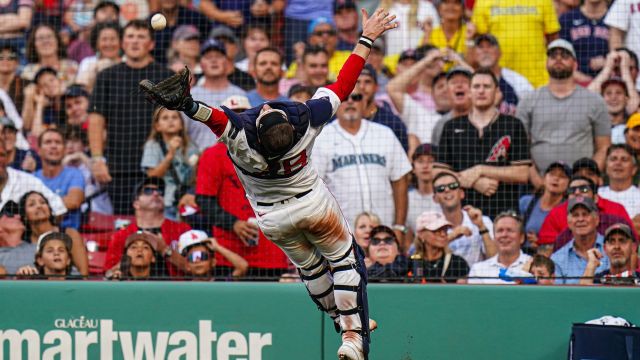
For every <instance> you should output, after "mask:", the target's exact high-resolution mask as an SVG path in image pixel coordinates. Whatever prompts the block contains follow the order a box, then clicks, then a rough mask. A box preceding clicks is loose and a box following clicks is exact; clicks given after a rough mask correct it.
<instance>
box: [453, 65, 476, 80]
mask: <svg viewBox="0 0 640 360" xmlns="http://www.w3.org/2000/svg"><path fill="white" fill-rule="evenodd" d="M458 74H460V75H464V76H466V77H467V78H468V79H471V75H472V74H471V71H469V70H468V69H467V68H464V67H461V66H455V67H453V68H451V70H449V71H448V72H447V80H451V78H452V77H454V76H455V75H458Z"/></svg>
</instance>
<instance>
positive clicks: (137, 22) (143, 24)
mask: <svg viewBox="0 0 640 360" xmlns="http://www.w3.org/2000/svg"><path fill="white" fill-rule="evenodd" d="M128 28H134V29H138V30H140V29H144V30H147V31H148V32H149V37H150V38H151V40H152V41H153V39H154V37H153V29H151V25H149V22H148V21H147V20H142V19H134V20H131V21H129V22H128V23H127V25H125V26H124V28H123V29H122V34H121V36H120V38H121V39H122V36H124V33H125V32H126V31H127V29H128Z"/></svg>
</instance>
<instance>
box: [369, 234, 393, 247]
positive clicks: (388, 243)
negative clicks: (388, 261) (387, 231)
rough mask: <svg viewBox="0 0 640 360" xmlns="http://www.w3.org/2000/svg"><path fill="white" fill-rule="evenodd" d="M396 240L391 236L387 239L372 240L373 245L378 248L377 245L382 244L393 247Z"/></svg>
mask: <svg viewBox="0 0 640 360" xmlns="http://www.w3.org/2000/svg"><path fill="white" fill-rule="evenodd" d="M395 241H396V240H395V239H394V238H392V237H391V236H389V237H386V238H376V237H374V238H372V239H371V245H373V246H376V245H380V243H385V244H387V245H393V243H394V242H395Z"/></svg>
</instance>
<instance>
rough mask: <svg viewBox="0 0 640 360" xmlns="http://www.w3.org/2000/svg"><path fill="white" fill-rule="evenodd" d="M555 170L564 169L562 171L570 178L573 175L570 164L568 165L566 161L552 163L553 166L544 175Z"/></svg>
mask: <svg viewBox="0 0 640 360" xmlns="http://www.w3.org/2000/svg"><path fill="white" fill-rule="evenodd" d="M553 169H562V171H563V172H564V174H565V175H567V177H568V178H571V175H572V174H573V172H572V171H571V167H570V166H569V164H567V163H566V162H564V161H555V162H552V163H551V165H549V166H547V170H545V171H544V173H545V174H547V173H549V172H551V170H553Z"/></svg>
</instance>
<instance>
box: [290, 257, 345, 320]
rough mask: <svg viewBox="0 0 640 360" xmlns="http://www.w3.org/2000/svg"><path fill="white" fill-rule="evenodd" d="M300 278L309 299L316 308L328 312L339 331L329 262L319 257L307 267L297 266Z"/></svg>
mask: <svg viewBox="0 0 640 360" xmlns="http://www.w3.org/2000/svg"><path fill="white" fill-rule="evenodd" d="M298 273H299V274H300V279H302V282H303V283H304V285H305V286H306V287H307V291H308V292H309V296H310V297H311V300H313V302H314V303H316V305H317V306H318V309H320V310H322V311H324V312H326V313H327V314H329V316H330V317H331V319H332V320H333V323H334V325H335V327H336V331H338V332H339V331H340V324H339V316H338V308H337V307H336V300H335V298H334V296H333V277H332V276H331V272H330V271H329V263H328V262H327V260H326V259H324V258H322V257H321V258H320V259H319V260H318V262H316V263H315V264H313V265H311V266H309V267H307V268H298Z"/></svg>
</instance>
